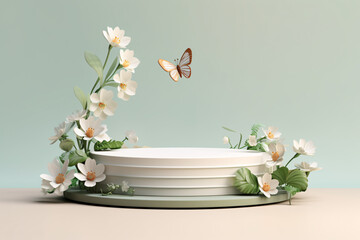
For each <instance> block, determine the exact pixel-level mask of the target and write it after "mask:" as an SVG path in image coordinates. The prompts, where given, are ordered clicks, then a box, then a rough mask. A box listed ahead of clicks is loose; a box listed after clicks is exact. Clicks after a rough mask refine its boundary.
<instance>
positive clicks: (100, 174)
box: [75, 158, 106, 187]
mask: <svg viewBox="0 0 360 240" xmlns="http://www.w3.org/2000/svg"><path fill="white" fill-rule="evenodd" d="M77 167H78V168H79V170H80V173H75V177H76V178H77V179H79V180H80V181H85V186H86V187H94V186H95V185H96V183H97V182H101V181H104V180H105V178H106V176H105V174H104V171H105V166H104V165H103V164H97V165H96V161H95V160H94V159H91V158H88V159H86V161H85V164H83V163H78V164H77Z"/></svg>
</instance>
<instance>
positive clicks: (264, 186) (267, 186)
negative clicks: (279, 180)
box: [262, 183, 270, 192]
mask: <svg viewBox="0 0 360 240" xmlns="http://www.w3.org/2000/svg"><path fill="white" fill-rule="evenodd" d="M262 189H263V190H264V191H265V192H268V191H269V190H270V185H269V184H267V183H264V185H263V187H262Z"/></svg>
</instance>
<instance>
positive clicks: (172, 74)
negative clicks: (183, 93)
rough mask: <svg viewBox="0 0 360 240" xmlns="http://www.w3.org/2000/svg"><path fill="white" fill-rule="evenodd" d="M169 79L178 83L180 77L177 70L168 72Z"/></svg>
mask: <svg viewBox="0 0 360 240" xmlns="http://www.w3.org/2000/svg"><path fill="white" fill-rule="evenodd" d="M170 77H171V78H172V79H173V80H174V81H175V82H177V81H179V77H180V74H179V72H178V70H176V69H174V70H172V71H171V72H170Z"/></svg>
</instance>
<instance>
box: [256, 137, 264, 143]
mask: <svg viewBox="0 0 360 240" xmlns="http://www.w3.org/2000/svg"><path fill="white" fill-rule="evenodd" d="M264 139H266V137H262V138H259V139H258V140H257V142H261V141H262V140H264Z"/></svg>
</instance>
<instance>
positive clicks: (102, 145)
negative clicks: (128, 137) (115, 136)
mask: <svg viewBox="0 0 360 240" xmlns="http://www.w3.org/2000/svg"><path fill="white" fill-rule="evenodd" d="M123 144H124V143H123V142H121V141H115V140H110V141H105V140H104V141H102V142H96V143H95V145H94V150H95V151H104V150H111V149H119V148H121V147H122V145H123Z"/></svg>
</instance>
